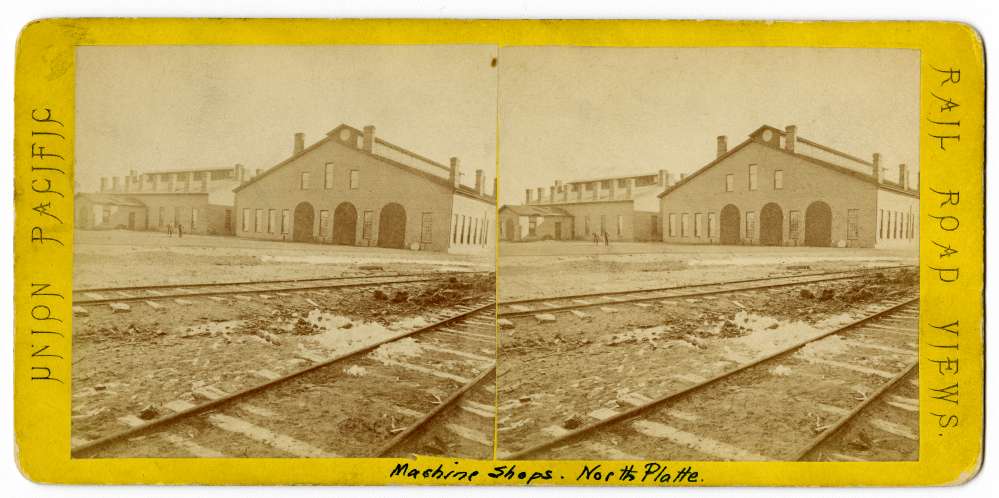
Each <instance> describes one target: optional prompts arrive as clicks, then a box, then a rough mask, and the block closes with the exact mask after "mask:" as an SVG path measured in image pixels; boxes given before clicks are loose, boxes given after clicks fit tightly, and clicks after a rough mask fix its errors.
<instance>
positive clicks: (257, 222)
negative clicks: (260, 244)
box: [253, 209, 264, 233]
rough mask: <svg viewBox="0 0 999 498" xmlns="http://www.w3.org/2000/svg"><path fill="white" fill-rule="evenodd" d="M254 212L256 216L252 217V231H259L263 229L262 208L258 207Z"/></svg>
mask: <svg viewBox="0 0 999 498" xmlns="http://www.w3.org/2000/svg"><path fill="white" fill-rule="evenodd" d="M254 214H255V215H256V216H255V217H254V218H253V231H254V232H257V233H261V232H263V231H264V210H263V209H258V210H257V211H256V213H254Z"/></svg>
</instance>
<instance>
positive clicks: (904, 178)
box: [898, 163, 909, 189]
mask: <svg viewBox="0 0 999 498" xmlns="http://www.w3.org/2000/svg"><path fill="white" fill-rule="evenodd" d="M898 184H899V185H900V186H901V187H902V188H904V189H908V188H909V168H908V167H907V166H906V165H905V164H904V163H903V164H899V165H898Z"/></svg>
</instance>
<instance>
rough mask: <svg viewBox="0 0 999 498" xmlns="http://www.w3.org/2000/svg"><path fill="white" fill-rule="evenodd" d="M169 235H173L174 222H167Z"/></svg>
mask: <svg viewBox="0 0 999 498" xmlns="http://www.w3.org/2000/svg"><path fill="white" fill-rule="evenodd" d="M167 237H173V223H167Z"/></svg>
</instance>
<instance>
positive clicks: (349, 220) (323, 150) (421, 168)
mask: <svg viewBox="0 0 999 498" xmlns="http://www.w3.org/2000/svg"><path fill="white" fill-rule="evenodd" d="M494 190H495V188H494ZM234 191H235V197H236V198H235V209H236V213H237V215H238V225H237V227H236V235H237V236H239V237H248V238H256V239H268V240H287V241H298V242H314V243H320V244H341V245H353V246H372V247H374V246H377V247H386V248H399V249H402V248H406V249H411V250H425V251H442V252H444V251H446V252H450V253H489V252H492V251H493V249H492V248H493V247H494V244H495V240H494V239H495V236H494V228H492V227H494V226H495V225H494V223H495V219H496V208H495V206H496V201H495V197H494V196H491V195H488V194H487V193H486V191H485V176H484V174H483V170H481V169H480V170H476V173H475V183H474V186H468V185H465V184H464V183H462V174H461V168H460V163H459V161H458V158H455V157H453V158H451V160H450V164H449V165H447V166H445V165H443V164H440V163H438V162H435V161H433V160H431V159H428V158H426V157H424V156H421V155H419V154H417V153H415V152H412V151H410V150H408V149H405V148H402V147H400V146H398V145H395V144H392V143H390V142H387V141H385V140H382V139H381V138H378V137H376V136H375V127H374V126H366V127H364V129H363V130H358V129H356V128H353V127H351V126H348V125H346V124H341V125H339V126H337V127H336V128H334V129H333V130H331V131H330V132H328V133H327V134H326V136H325V137H323V138H322V139H321V140H319V141H318V142H316V143H314V144H312V145H310V146H308V147H306V146H305V136H304V134H302V133H296V134H295V137H294V146H293V149H292V155H291V156H290V157H288V158H287V159H285V160H284V161H282V162H280V163H278V164H277V165H275V166H273V167H271V168H269V169H267V170H266V171H263V172H261V173H259V174H257V175H256V176H254V177H253V178H251V179H249V180H248V181H246V182H245V183H243V184H242V185H239V186H238V187H236V188H235V190H234Z"/></svg>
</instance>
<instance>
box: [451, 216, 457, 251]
mask: <svg viewBox="0 0 999 498" xmlns="http://www.w3.org/2000/svg"><path fill="white" fill-rule="evenodd" d="M451 242H452V243H454V244H457V243H458V215H454V227H452V228H451Z"/></svg>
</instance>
